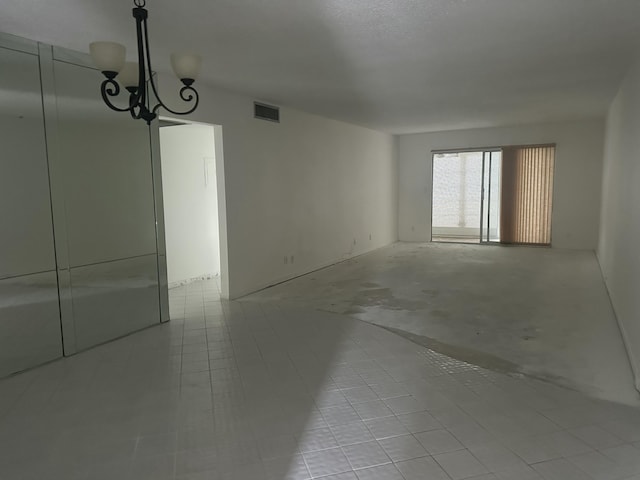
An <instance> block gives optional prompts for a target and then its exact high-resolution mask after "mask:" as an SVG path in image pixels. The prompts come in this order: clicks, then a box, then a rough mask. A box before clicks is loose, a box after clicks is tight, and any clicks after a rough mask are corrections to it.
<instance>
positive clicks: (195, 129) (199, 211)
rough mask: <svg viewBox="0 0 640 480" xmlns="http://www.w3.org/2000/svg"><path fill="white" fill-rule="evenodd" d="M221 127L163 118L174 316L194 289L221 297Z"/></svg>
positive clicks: (164, 183)
mask: <svg viewBox="0 0 640 480" xmlns="http://www.w3.org/2000/svg"><path fill="white" fill-rule="evenodd" d="M216 127H217V126H214V125H209V124H201V123H185V122H183V121H177V120H173V119H169V118H163V119H161V120H160V158H161V166H162V193H163V203H164V221H165V239H166V252H167V281H168V286H169V310H170V313H173V315H170V316H171V317H174V318H175V317H176V316H177V315H180V314H181V313H183V308H184V302H185V299H186V297H188V296H189V295H190V293H197V294H199V295H202V294H203V293H206V294H207V297H208V298H209V299H210V300H215V299H219V298H220V296H221V249H220V227H219V225H220V222H219V207H218V198H219V192H218V178H217V177H218V172H217V167H216V163H217V162H216V134H215V128H216ZM196 291H197V292H196ZM177 303H180V305H177Z"/></svg>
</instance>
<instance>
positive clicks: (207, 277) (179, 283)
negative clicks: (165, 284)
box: [169, 273, 220, 289]
mask: <svg viewBox="0 0 640 480" xmlns="http://www.w3.org/2000/svg"><path fill="white" fill-rule="evenodd" d="M219 276H220V275H218V274H213V273H212V274H209V275H200V276H199V277H194V278H188V279H186V280H178V281H176V282H169V288H170V289H171V288H176V287H182V286H184V285H189V284H190V283H193V282H197V281H199V280H212V279H214V278H218V277H219Z"/></svg>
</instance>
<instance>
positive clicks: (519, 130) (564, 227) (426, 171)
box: [398, 120, 604, 250]
mask: <svg viewBox="0 0 640 480" xmlns="http://www.w3.org/2000/svg"><path fill="white" fill-rule="evenodd" d="M603 135H604V123H603V121H602V120H590V121H582V122H571V123H550V124H540V125H523V126H513V127H503V128H484V129H473V130H456V131H448V132H435V133H421V134H414V135H402V136H400V137H399V139H398V162H399V172H398V175H399V184H400V190H399V220H398V221H399V238H400V240H402V241H412V242H424V241H429V239H430V236H431V151H432V150H440V149H454V148H460V149H464V148H482V147H495V146H504V145H531V144H545V143H556V144H557V149H556V165H555V185H554V197H553V214H552V227H551V228H552V246H553V247H558V248H576V249H589V250H595V248H596V245H597V242H598V225H599V217H598V212H599V209H600V189H601V173H602V151H603Z"/></svg>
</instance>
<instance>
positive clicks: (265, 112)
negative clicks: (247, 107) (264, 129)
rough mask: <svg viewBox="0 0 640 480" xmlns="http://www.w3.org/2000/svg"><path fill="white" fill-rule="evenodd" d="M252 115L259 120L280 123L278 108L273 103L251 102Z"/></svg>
mask: <svg viewBox="0 0 640 480" xmlns="http://www.w3.org/2000/svg"><path fill="white" fill-rule="evenodd" d="M253 116H254V118H259V119H261V120H269V121H270V122H276V123H280V109H279V108H278V107H274V106H273V105H265V104H264V103H258V102H253Z"/></svg>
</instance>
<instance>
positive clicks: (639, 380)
mask: <svg viewBox="0 0 640 480" xmlns="http://www.w3.org/2000/svg"><path fill="white" fill-rule="evenodd" d="M596 260H597V261H598V266H599V267H600V274H601V275H602V281H603V283H604V287H605V289H606V290H607V295H608V296H609V303H610V304H611V308H612V309H613V315H614V317H616V323H617V324H618V329H619V330H620V335H621V336H622V343H624V348H625V350H626V351H627V358H628V359H629V363H630V364H631V372H632V374H633V380H634V386H635V388H636V390H637V391H638V392H640V365H639V364H638V363H636V358H635V355H634V353H633V349H632V346H631V340H630V339H629V335H628V334H627V331H626V329H625V328H624V324H623V323H622V322H621V321H620V317H619V316H618V312H616V306H615V304H614V303H613V299H612V298H611V292H610V291H609V285H608V284H607V279H606V277H605V275H604V270H603V269H602V264H601V263H600V257H599V256H598V253H597V252H596Z"/></svg>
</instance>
